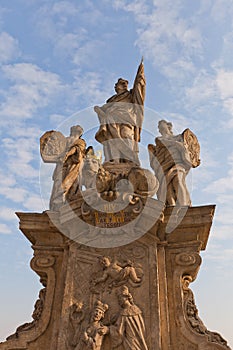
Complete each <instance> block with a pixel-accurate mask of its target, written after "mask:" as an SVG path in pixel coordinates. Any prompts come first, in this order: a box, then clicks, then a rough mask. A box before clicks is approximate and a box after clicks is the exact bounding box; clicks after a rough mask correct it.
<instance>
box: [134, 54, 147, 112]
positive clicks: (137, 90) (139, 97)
mask: <svg viewBox="0 0 233 350" xmlns="http://www.w3.org/2000/svg"><path fill="white" fill-rule="evenodd" d="M145 92H146V78H145V73H144V64H143V58H142V60H141V63H140V64H139V66H138V71H137V74H136V77H135V79H134V85H133V89H132V100H133V101H132V102H133V103H137V104H139V105H144V100H145Z"/></svg>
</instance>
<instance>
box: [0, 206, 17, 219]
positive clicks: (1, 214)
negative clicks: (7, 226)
mask: <svg viewBox="0 0 233 350" xmlns="http://www.w3.org/2000/svg"><path fill="white" fill-rule="evenodd" d="M14 218H15V210H13V209H12V208H7V207H0V219H3V220H5V221H12V219H14Z"/></svg>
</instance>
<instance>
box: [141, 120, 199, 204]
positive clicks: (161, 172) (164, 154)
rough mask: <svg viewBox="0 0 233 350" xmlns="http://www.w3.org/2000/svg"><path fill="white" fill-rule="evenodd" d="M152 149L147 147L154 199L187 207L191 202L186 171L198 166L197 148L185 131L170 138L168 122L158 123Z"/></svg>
mask: <svg viewBox="0 0 233 350" xmlns="http://www.w3.org/2000/svg"><path fill="white" fill-rule="evenodd" d="M158 128H159V132H160V133H161V135H162V136H160V137H156V139H155V144H156V145H155V146H154V145H151V144H150V145H148V149H149V155H150V165H151V167H152V169H153V170H154V172H155V175H156V177H157V179H158V181H159V189H158V193H157V196H158V199H159V200H160V201H162V202H165V203H166V205H171V206H175V205H179V206H190V205H191V199H190V195H189V192H188V189H187V186H186V176H187V174H188V172H189V170H190V169H191V168H192V167H193V168H195V167H197V166H198V165H199V164H200V159H199V154H200V146H199V143H198V140H197V138H196V136H195V135H194V134H193V133H192V131H190V130H189V129H185V130H184V131H183V133H182V134H179V135H173V132H172V123H170V122H167V121H166V120H160V121H159V123H158Z"/></svg>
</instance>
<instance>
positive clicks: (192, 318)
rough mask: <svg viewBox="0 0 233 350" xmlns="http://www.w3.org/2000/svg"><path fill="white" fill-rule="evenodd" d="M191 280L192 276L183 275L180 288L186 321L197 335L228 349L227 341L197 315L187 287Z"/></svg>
mask: <svg viewBox="0 0 233 350" xmlns="http://www.w3.org/2000/svg"><path fill="white" fill-rule="evenodd" d="M190 282H192V277H191V276H189V275H186V276H183V278H182V288H183V307H184V312H185V316H186V320H187V323H188V324H189V326H190V328H191V329H192V331H193V332H195V333H197V334H198V335H202V336H205V337H206V340H207V342H209V343H212V344H213V346H214V344H218V345H221V348H222V349H224V348H225V349H230V348H229V346H228V345H227V341H226V340H225V339H223V337H222V336H221V335H220V334H219V333H217V332H211V331H209V330H208V329H207V328H206V326H205V325H204V323H203V322H202V320H201V319H200V317H199V315H198V309H197V307H196V304H195V299H194V295H193V292H192V290H191V289H190V288H189V284H190Z"/></svg>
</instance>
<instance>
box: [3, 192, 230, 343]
mask: <svg viewBox="0 0 233 350" xmlns="http://www.w3.org/2000/svg"><path fill="white" fill-rule="evenodd" d="M71 207H72V210H70V209H69V208H68V207H66V206H64V207H63V208H61V210H60V212H51V211H48V212H44V213H42V214H37V213H17V215H18V217H19V218H20V229H21V231H22V232H23V234H24V235H25V236H26V237H27V239H28V240H29V241H30V242H31V243H32V248H33V250H34V257H33V259H32V261H31V268H32V269H33V270H34V271H35V272H36V273H37V274H38V275H39V276H40V279H41V283H42V285H43V289H42V290H41V291H40V295H39V299H38V300H37V301H36V304H35V310H34V312H33V321H32V322H31V323H28V324H25V325H23V326H20V327H19V328H18V330H17V331H16V333H15V334H14V335H12V336H10V337H9V338H8V340H7V341H6V342H3V343H1V344H0V350H23V349H29V350H38V349H41V350H42V349H43V350H45V349H46V350H55V349H57V350H65V349H67V350H74V349H77V350H78V349H88V347H87V345H86V343H85V341H84V338H85V337H84V333H85V332H86V331H87V333H88V332H89V330H90V327H89V330H88V325H89V323H90V313H91V312H92V310H93V308H94V307H95V305H96V302H97V301H101V302H102V303H103V304H105V305H106V304H107V305H108V310H106V308H105V310H104V311H105V315H104V318H103V320H102V321H101V322H102V324H103V325H104V327H105V330H107V331H106V332H105V333H106V334H103V335H101V336H100V338H101V342H102V345H100V346H99V347H97V345H95V344H94V345H93V348H90V349H97V350H98V349H101V350H110V349H125V350H128V349H130V348H129V347H127V344H126V343H127V341H128V340H127V341H126V339H127V337H130V335H129V332H130V331H129V328H127V327H128V326H127V325H128V323H127V322H129V321H128V320H129V318H131V321H132V322H135V325H133V326H132V327H133V329H131V331H132V334H133V333H134V337H135V339H134V340H135V344H138V345H137V346H138V347H136V346H135V347H134V348H133V347H132V345H131V349H135V350H136V349H137V350H140V349H142V350H145V349H148V350H196V349H198V350H208V349H209V350H215V349H216V350H221V349H222V350H224V349H229V347H228V346H227V343H226V341H225V340H224V339H223V338H222V337H221V336H220V335H219V334H217V333H213V332H210V331H209V330H207V328H206V327H205V326H204V324H203V323H202V321H201V320H200V319H199V317H198V312H197V308H196V305H195V301H194V297H193V293H192V291H191V289H190V288H189V284H190V282H192V281H193V280H195V278H196V276H197V273H198V270H199V268H200V265H201V257H200V251H201V250H204V249H205V248H206V244H207V241H208V236H209V232H210V227H211V224H212V219H213V214H214V206H213V205H208V206H200V207H190V208H187V207H183V208H182V207H180V208H176V209H174V208H165V209H163V208H162V207H161V205H160V203H158V201H156V200H154V199H150V203H149V205H148V207H149V209H148V210H147V213H146V215H145V216H144V217H143V219H142V220H140V219H138V221H137V218H135V220H136V224H135V225H134V229H135V231H136V229H137V230H139V228H140V227H143V225H145V224H146V222H148V220H150V215H153V213H156V215H157V216H158V219H157V220H155V222H154V224H153V225H152V224H150V225H149V226H150V228H149V230H148V231H147V232H146V233H145V234H144V235H142V236H140V235H139V237H138V238H137V239H136V240H131V241H130V242H129V243H128V244H126V245H122V246H120V245H119V244H118V246H117V244H116V245H115V247H106V248H102V247H101V246H98V247H96V245H95V244H93V245H91V246H90V244H89V246H87V245H85V244H82V243H80V241H79V238H78V239H74V238H75V237H76V238H77V235H78V237H80V234H81V233H82V232H81V231H82V230H84V229H85V227H84V226H85V225H84V226H83V227H82V225H81V224H80V217H83V215H84V216H85V215H86V217H87V218H88V219H86V220H89V221H90V223H91V221H92V219H93V220H97V219H98V220H99V217H98V218H97V216H96V215H94V216H93V217H92V216H91V213H90V212H89V211H88V210H87V208H86V210H85V208H84V207H83V202H82V201H81V200H80V201H79V200H78V201H75V202H73V203H72V205H71ZM148 213H151V214H148ZM147 216H148V217H147ZM125 217H126V216H125ZM113 218H115V219H116V220H115V219H114V220H115V221H114V220H113ZM102 219H103V218H102ZM98 220H97V223H99V226H101V222H102V224H103V225H104V224H105V225H106V218H105V219H103V220H102V221H101V220H99V221H98ZM111 220H112V221H111ZM111 220H110V219H109V218H108V223H110V224H111V223H112V222H113V221H114V222H115V224H117V223H118V227H121V224H122V228H123V227H124V226H123V222H121V220H120V219H117V216H114V217H111ZM123 221H124V220H123ZM152 221H153V220H152ZM97 226H98V225H97ZM65 228H66V229H67V231H64V229H65ZM134 229H132V231H133V230H134ZM97 231H98V230H97ZM97 231H96V232H97ZM64 232H65V233H66V234H64ZM119 232H121V231H119ZM85 234H86V235H88V234H89V235H90V232H87V231H84V234H83V236H82V235H81V237H82V239H83V238H84V237H85ZM100 234H101V233H100ZM124 234H125V232H123V233H122V235H124ZM99 239H101V237H99ZM90 242H91V241H90V237H89V243H90ZM103 258H108V261H109V262H110V266H108V268H107V267H106V266H105V267H103ZM101 262H102V265H101ZM119 295H121V296H122V295H124V296H125V295H127V296H129V295H130V298H131V299H130V300H131V304H132V305H134V306H133V307H132V308H131V309H130V310H131V311H129V309H127V310H128V311H127V310H126V309H122V305H120V304H119V300H120V298H119ZM122 310H123V311H122ZM132 310H134V311H132ZM119 315H121V316H119ZM119 317H121V318H119ZM139 318H140V320H141V321H140V322H141V326H142V328H143V323H144V325H145V332H144V330H143V329H141V330H138V329H137V327H138V324H139ZM122 320H124V325H123V323H122V327H125V329H124V330H123V333H122V334H120V333H119V337H118V343H119V344H118V345H119V346H117V347H115V346H116V333H117V331H119V322H120V321H121V322H123V321H122ZM131 321H130V322H131ZM125 325H126V326H125ZM127 332H128V333H127ZM85 334H86V333H85ZM134 340H132V339H131V340H130V341H132V342H133V341H134ZM143 342H144V343H143ZM95 346H96V347H95Z"/></svg>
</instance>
